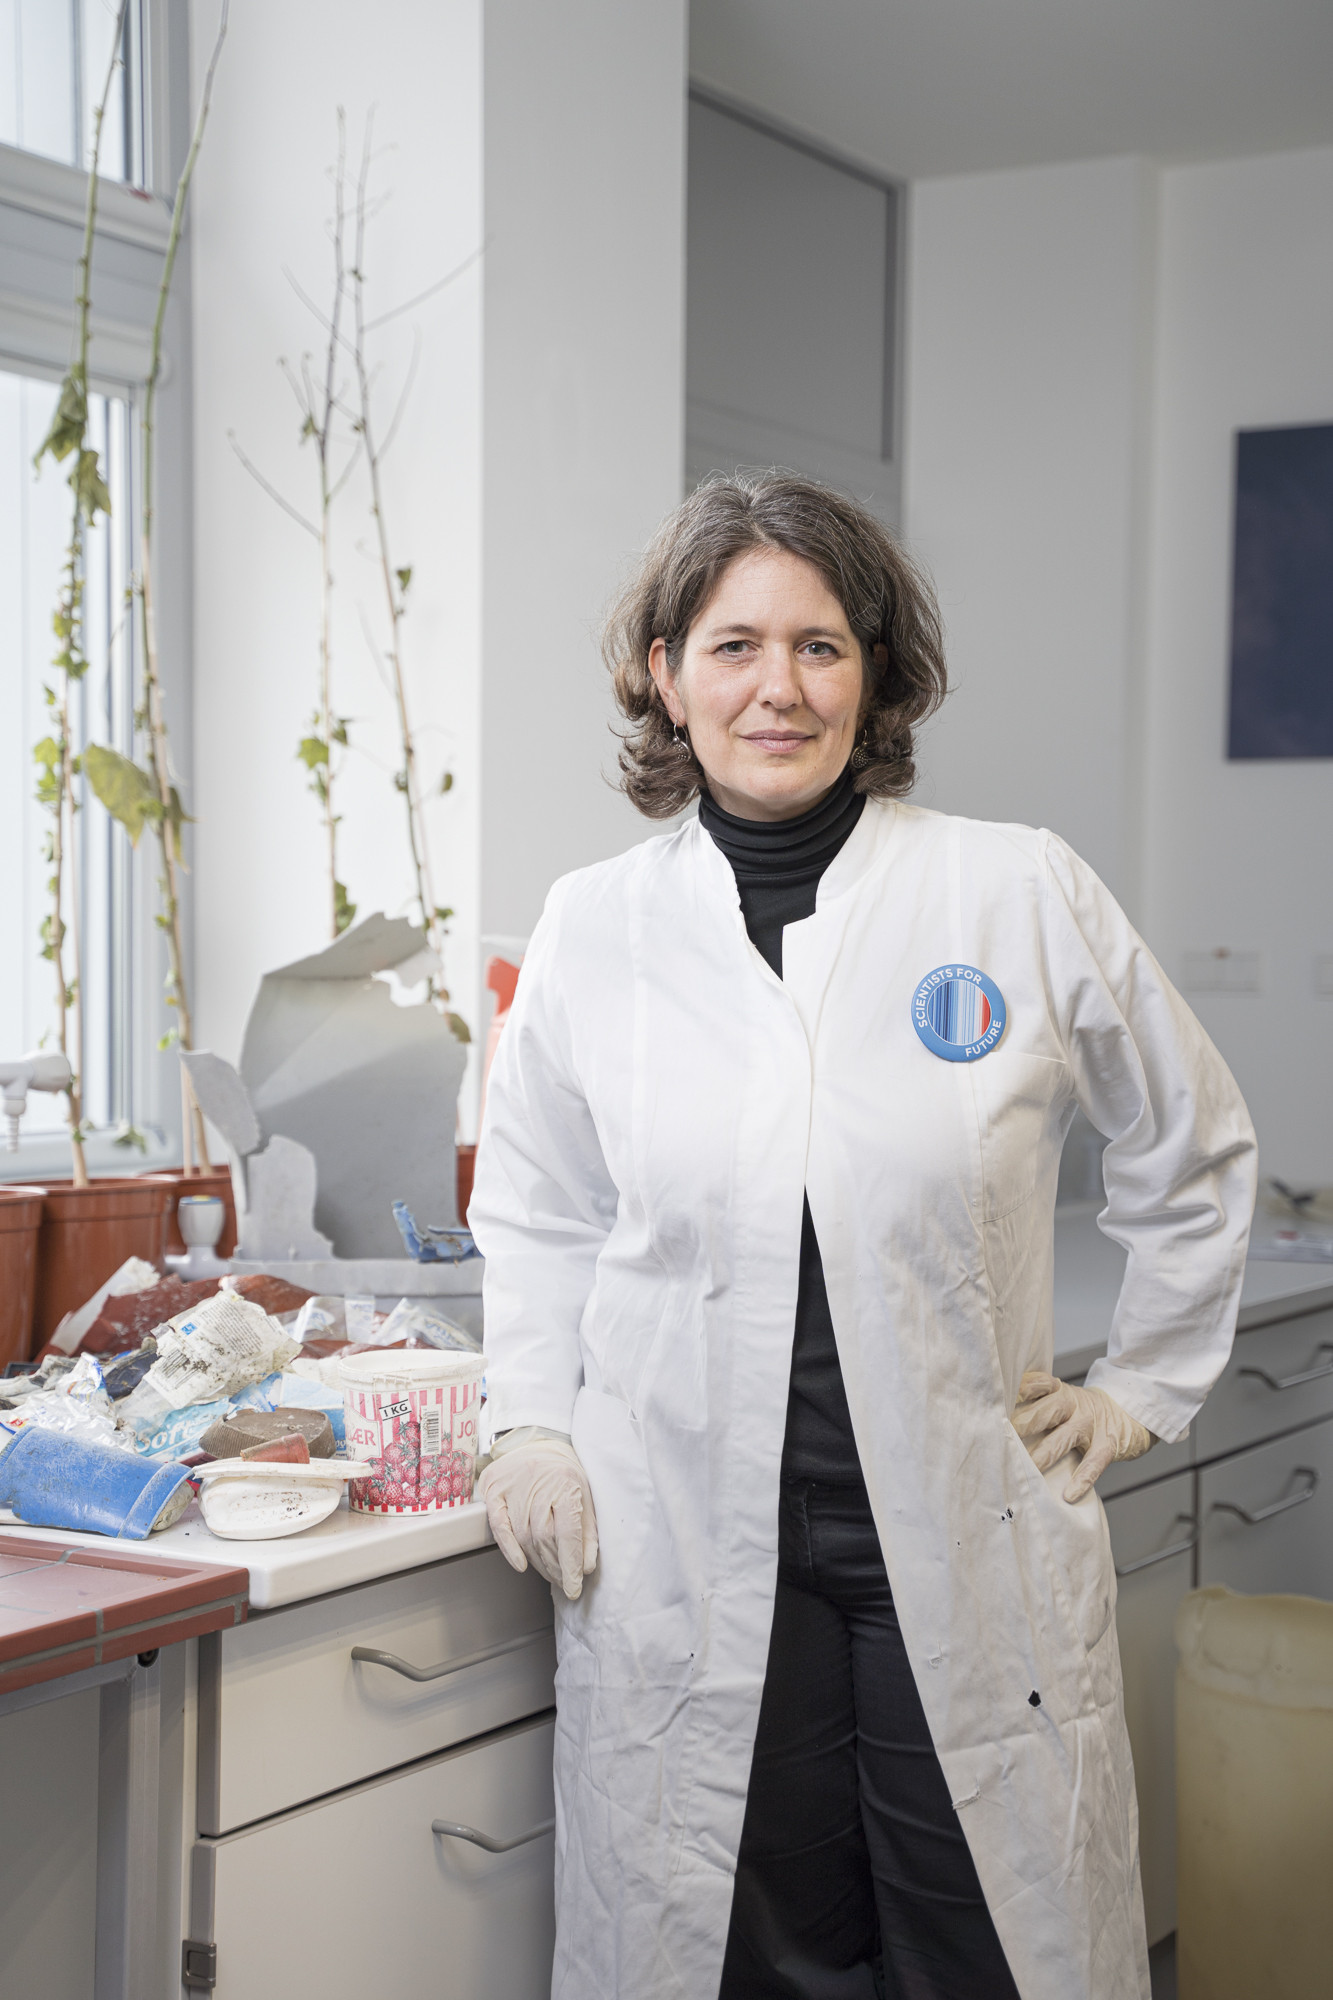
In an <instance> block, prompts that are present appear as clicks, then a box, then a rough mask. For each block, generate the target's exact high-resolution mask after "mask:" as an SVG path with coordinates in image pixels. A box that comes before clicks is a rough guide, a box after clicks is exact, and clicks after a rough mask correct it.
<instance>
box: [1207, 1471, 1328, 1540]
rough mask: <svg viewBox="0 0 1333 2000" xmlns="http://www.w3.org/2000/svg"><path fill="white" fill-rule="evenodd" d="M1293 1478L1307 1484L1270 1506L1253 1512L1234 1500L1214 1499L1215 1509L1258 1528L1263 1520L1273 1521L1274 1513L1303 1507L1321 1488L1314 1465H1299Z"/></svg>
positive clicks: (1282, 1512)
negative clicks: (1297, 1491)
mask: <svg viewBox="0 0 1333 2000" xmlns="http://www.w3.org/2000/svg"><path fill="white" fill-rule="evenodd" d="M1292 1478H1293V1479H1303V1480H1304V1481H1305V1485H1304V1486H1303V1487H1302V1488H1301V1490H1300V1492H1299V1493H1289V1494H1288V1495H1287V1497H1286V1499H1285V1500H1274V1501H1273V1503H1272V1505H1271V1506H1269V1507H1256V1508H1255V1510H1254V1512H1253V1513H1252V1514H1251V1513H1250V1512H1249V1510H1248V1508H1245V1507H1238V1506H1237V1505H1236V1503H1235V1502H1234V1500H1214V1502H1213V1511H1214V1513H1218V1514H1234V1515H1235V1516H1236V1518H1237V1520H1240V1521H1243V1522H1244V1523H1245V1525H1246V1527H1247V1528H1257V1527H1258V1525H1259V1523H1260V1522H1261V1521H1271V1520H1272V1518H1273V1516H1274V1514H1286V1513H1288V1512H1289V1511H1290V1509H1291V1508H1293V1507H1303V1506H1304V1505H1305V1503H1306V1501H1307V1500H1313V1499H1314V1496H1315V1494H1316V1493H1317V1492H1318V1490H1319V1474H1318V1473H1317V1472H1316V1471H1315V1469H1314V1467H1313V1466H1312V1465H1298V1466H1297V1467H1296V1469H1295V1471H1294V1472H1293V1474H1292Z"/></svg>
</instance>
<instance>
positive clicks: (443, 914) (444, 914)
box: [435, 903, 453, 924]
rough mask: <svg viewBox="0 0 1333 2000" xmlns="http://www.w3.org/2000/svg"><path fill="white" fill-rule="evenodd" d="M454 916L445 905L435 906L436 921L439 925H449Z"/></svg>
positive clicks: (438, 904)
mask: <svg viewBox="0 0 1333 2000" xmlns="http://www.w3.org/2000/svg"><path fill="white" fill-rule="evenodd" d="M452 915H453V911H452V910H451V909H449V908H448V907H447V906H446V905H445V904H443V903H437V904H436V905H435V920H436V922H437V923H441V924H447V923H448V921H449V919H450V917H451V916H452Z"/></svg>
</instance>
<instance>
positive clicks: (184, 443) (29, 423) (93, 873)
mask: <svg viewBox="0 0 1333 2000" xmlns="http://www.w3.org/2000/svg"><path fill="white" fill-rule="evenodd" d="M186 13H187V10H186V9H184V8H178V7H177V6H175V5H173V4H171V0H130V6H129V8H128V10H127V14H126V23H127V44H126V61H125V65H124V68H123V70H122V71H121V72H120V73H119V75H118V78H117V81H116V84H115V86H114V87H113V92H112V100H111V109H110V110H109V112H108V121H107V124H106V127H105V128H104V138H103V150H102V160H101V167H102V174H101V179H102V186H101V190H100V197H99V209H98V218H97V237H96V243H95V248H94V253H93V285H92V296H93V312H92V318H93V336H94V337H93V342H92V347H91V356H90V368H91V370H92V383H91V386H92V390H93V394H92V397H91V404H90V429H91V433H92V438H91V441H92V442H93V443H94V444H95V445H96V447H97V449H98V452H99V454H100V456H101V461H102V469H103V473H104V476H105V478H106V480H107V484H108V487H109V490H110V494H111V504H112V511H111V515H110V518H109V519H103V518H100V517H99V519H98V521H97V523H96V524H95V526H94V527H93V529H92V530H91V531H90V532H89V534H88V537H87V542H86V560H85V578H84V617H85V633H84V647H85V653H86V655H87V657H88V660H89V662H90V666H89V671H88V673H87V675H86V676H85V678H84V680H83V682H82V683H81V684H80V686H79V688H78V690H77V695H76V704H75V709H74V713H73V716H72V725H73V735H74V739H75V741H76V744H83V743H87V742H97V743H103V744H107V745H109V746H111V747H113V748H115V749H119V750H123V751H129V750H131V749H132V748H133V715H134V705H135V701H136V699H137V696H138V689H139V679H140V671H141V667H140V660H139V655H138V642H137V634H136V632H135V631H134V629H133V620H132V619H131V618H130V617H129V615H128V612H127V607H126V589H127V586H128V584H129V581H130V570H131V565H132V562H133V551H134V546H135V534H134V529H135V523H136V506H137V491H138V415H139V410H138V396H139V388H140V385H141V383H142V382H143V380H144V377H145V375H146V372H147V367H148V361H149V340H150V330H151V326H152V321H153V314H154V310H155V307H156V300H157V286H158V282H159V277H160V273H161V266H162V253H163V250H164V248H165V245H166V239H167V230H168V221H169V217H168V211H167V207H166V203H165V202H164V201H163V200H162V199H161V197H160V195H158V196H152V197H151V198H145V196H144V195H143V194H142V193H139V192H135V191H134V187H135V184H142V183H144V182H146V181H147V182H150V183H151V179H152V177H153V167H154V154H155V152H156V155H157V158H158V159H159V161H160V160H162V159H163V158H164V157H165V156H167V155H168V153H169V152H171V153H172V154H175V153H179V151H180V138H181V134H182V133H183V132H184V131H185V130H186V128H187V124H188V101H187V87H186V75H187V64H186V59H185V58H186V49H185V44H184V41H183V39H182V37H183V34H184V30H185V18H186ZM115 16H116V9H115V7H114V6H112V5H110V4H108V0H0V267H2V268H3V270H4V282H3V285H0V853H2V854H3V855H4V860H5V867H4V875H3V885H4V886H3V894H0V1055H3V1056H6V1057H10V1056H17V1055H21V1054H23V1053H24V1052H25V1051H26V1050H28V1049H31V1048H34V1047H37V1046H38V1045H39V1044H40V1043H41V1042H42V1040H43V1038H44V1036H46V1035H48V1034H49V1032H50V1031H51V1029H52V1028H53V1027H54V1025H55V1003H54V974H53V971H52V967H51V965H50V963H49V962H48V961H46V960H44V959H43V958H42V956H41V943H40V939H39V935H38V932H39V927H40V924H41V922H42V919H43V917H44V916H45V915H46V912H47V909H48V907H49V904H48V897H47V892H46V887H45V884H46V878H47V875H48V872H49V871H48V868H47V866H46V864H45V861H44V856H43V843H44V839H45V836H46V833H47V830H48V823H49V822H48V816H47V814H46V813H45V812H44V811H43V809H42V808H41V807H40V806H39V805H38V804H37V802H36V798H35V790H36V781H37V770H36V765H35V763H34V761H33V754H32V752H33V745H34V744H35V743H36V742H37V741H38V740H39V739H40V738H41V737H42V736H44V735H46V734H47V733H49V721H48V715H47V709H46V705H45V702H44V700H43V693H42V690H43V685H44V683H45V682H46V681H48V680H49V679H50V678H51V664H50V663H51V657H52V654H53V653H54V651H55V649H56V648H55V640H54V637H53V634H52V629H51V614H52V611H53V609H54V608H55V604H56V597H57V589H58V584H59V577H60V570H61V566H62V563H63V561H64V551H65V546H66V542H67V539H68V533H69V506H70V494H69V488H68V486H67V485H66V483H65V471H66V468H65V467H64V466H55V465H52V464H51V463H50V462H49V461H47V462H46V463H45V464H44V465H43V467H42V470H41V473H40V476H39V475H37V474H36V473H35V472H34V469H33V463H32V460H33V454H34V452H35V451H36V449H37V447H38V445H39V444H40V443H41V440H42V438H43V437H44V435H45V433H46V428H47V424H48V421H49V418H50V414H51V410H52V408H53V406H54V401H55V397H56V394H57V392H58V387H59V382H60V379H61V376H62V375H63V373H64V370H65V367H66V365H67V363H68V359H69V354H70V350H71V340H72V337H73V331H74V308H73V294H74V276H75V268H76V263H77V259H78V255H79V248H80V244H81V240H82V233H83V215H84V206H85V202H86V197H87V185H88V183H87V174H86V171H85V170H84V166H83V164H82V162H83V159H84V158H86V144H87V139H88V135H89V131H90V126H91V117H92V107H93V105H94V104H95V103H96V100H97V98H98V96H99V95H100V91H101V88H102V83H103V80H104V79H105V75H106V64H107V61H108V58H109V54H110V43H111V36H112V33H113V30H114V25H115ZM150 85H151V86H152V87H151V88H149V86H150ZM148 106H152V107H155V109H154V112H153V116H152V117H151V118H150V117H149V116H148V112H147V110H146V108H145V107H148ZM160 178H162V179H165V178H166V175H165V173H164V174H162V175H161V176H160ZM117 181H123V182H125V183H127V185H124V186H118V185H116V184H115V183H116V182H117ZM187 259H188V247H186V248H185V249H184V250H183V251H182V256H181V258H180V259H179V260H178V263H177V270H176V280H175V290H174V294H173V304H172V308H171V312H170V314H169V315H168V335H167V340H168V370H167V377H166V380H165V382H164V386H163V388H162V390H161V392H160V394H159V399H158V478H159V490H160V491H161V492H162V493H163V495H164V496H165V495H175V496H185V495H187V494H188V478H187V473H188V426H189V409H188V404H187V401H186V388H185V384H186V383H187V382H188V378H189V370H188V368H184V367H179V366H177V367H172V366H171V365H170V362H171V352H172V347H173V343H175V344H177V345H178V346H183V344H184V343H185V341H186V340H187V339H188V334H189V269H188V261H187ZM163 513H164V515H165V516H166V518H164V519H163V520H162V521H161V526H160V533H159V566H160V569H161V572H162V578H161V589H160V592H159V605H160V611H159V630H160V631H161V632H162V634H163V638H164V663H167V662H169V672H168V674H167V675H166V676H164V678H165V679H166V682H167V686H166V692H167V698H168V703H169V712H170V713H172V714H174V715H175V716H176V717H177V718H180V719H181V720H180V721H179V725H178V729H177V735H176V739H175V741H174V743H173V755H174V758H175V761H176V763H177V765H178V767H179V768H180V776H181V778H182V779H183V780H184V781H185V784H186V786H187V788H188V778H189V770H188V760H189V742H188V735H187V724H188V702H187V697H188V681H187V680H186V679H185V675H186V671H187V663H188V655H187V645H186V641H187V635H188V626H189V606H188V602H187V600H186V597H185V594H184V585H183V579H184V578H185V577H186V576H187V575H188V546H189V535H190V531H191V528H190V520H189V508H188V504H185V501H184V499H182V500H181V502H180V504H177V505H173V506H169V507H164V509H163ZM75 849H76V851H75V856H74V867H75V877H76V882H77V890H78V896H79V909H80V915H81V918H82V942H83V965H82V981H83V995H84V1001H85V1005H84V1009H83V1032H84V1046H83V1069H82V1074H83V1080H84V1093H85V1108H86V1119H87V1121H88V1122H90V1123H91V1126H92V1128H93V1133H92V1137H91V1140H90V1143H89V1148H88V1157H89V1164H90V1165H91V1166H92V1167H93V1168H94V1169H95V1170H98V1171H108V1170H114V1171H120V1172H125V1171H129V1170H132V1169H133V1168H134V1167H136V1166H138V1165H142V1164H160V1163H163V1162H165V1161H166V1160H168V1159H170V1158H171V1157H173V1155H174V1156H175V1157H179V1152H178V1146H179V1138H178V1134H179V1109H178V1107H179V1085H178V1080H177V1074H176V1071H177V1065H176V1062H175V1058H174V1056H166V1055H162V1054H159V1053H158V1051H157V1041H158V1038H159V1037H160V1035H161V1034H162V1032H163V1031H164V1029H165V1028H166V1027H167V1026H168V1025H169V1024H170V1015H169V1014H168V1013H167V1011H166V1010H165V1008H164V1006H163V1004H162V992H163V973H164V961H163V955H162V950H161V944H160V940H159V938H158V934H157V932H156V930H155V928H154V926H153V922H152V918H153V912H154V908H155V893H154V877H155V852H154V843H153V841H152V839H151V836H149V837H148V838H146V839H144V840H143V841H141V842H140V846H139V850H138V851H137V852H132V851H131V849H130V848H129V846H128V843H127V842H126V840H125V837H124V834H123V832H122V830H121V829H120V828H119V827H118V826H116V825H114V824H113V823H112V822H111V820H110V819H109V818H108V816H107V814H106V813H105V812H104V811H103V809H102V807H101V806H100V805H99V804H97V802H96V800H95V799H93V798H91V796H88V797H86V798H85V801H84V804H83V807H82V810H81V811H80V813H79V815H78V827H77V835H76V840H75ZM63 1114H64V1101H63V1099H59V1098H52V1097H48V1096H43V1095H40V1094H34V1095H33V1096H31V1097H30V1098H29V1100H28V1111H27V1114H26V1116H25V1118H24V1120H23V1125H22V1128H21V1140H20V1151H19V1153H18V1154H17V1155H15V1154H6V1153H0V1176H3V1177H9V1178H13V1177H16V1176H17V1177H26V1178H31V1177H33V1176H35V1175H41V1174H51V1173H62V1172H68V1146H67V1143H66V1142H65V1139H64V1136H63V1135H64V1116H63ZM130 1125H132V1126H134V1127H135V1128H137V1129H138V1130H140V1131H142V1132H144V1133H145V1134H146V1136H147V1138H148V1141H149V1151H148V1155H147V1159H146V1160H144V1159H143V1158H141V1156H140V1155H139V1154H138V1153H137V1152H135V1153H129V1154H126V1153H125V1152H123V1151H120V1150H117V1149H116V1146H115V1141H116V1138H117V1135H118V1134H119V1133H121V1132H123V1130H124V1128H125V1127H126V1126H130Z"/></svg>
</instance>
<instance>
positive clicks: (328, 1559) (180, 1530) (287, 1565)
mask: <svg viewBox="0 0 1333 2000" xmlns="http://www.w3.org/2000/svg"><path fill="white" fill-rule="evenodd" d="M0 1522H2V1523H3V1525H4V1527H5V1530H6V1532H9V1531H10V1529H11V1527H12V1528H13V1529H14V1530H15V1531H16V1532H18V1533H21V1534H30V1535H32V1536H33V1538H34V1539H35V1540H41V1541H45V1542H59V1543H60V1544H61V1545H62V1546H68V1547H70V1548H84V1549H95V1548H100V1549H105V1548H106V1547H107V1544H108V1537H107V1536H106V1535H86V1534H76V1533H74V1532H72V1531H71V1530H68V1529H65V1528H24V1526H23V1524H22V1523H21V1522H16V1521H14V1520H13V1517H12V1516H11V1515H9V1514H8V1512H7V1510H4V1509H0ZM490 1539H491V1531H490V1529H489V1528H488V1527H487V1525H486V1509H485V1507H484V1506H483V1504H482V1502H481V1501H480V1500H472V1501H469V1503H468V1504H467V1506H465V1507H450V1508H447V1509H441V1511H440V1512H439V1513H438V1514H419V1515H415V1516H404V1517H403V1518H402V1519H398V1518H395V1517H391V1516H388V1515H384V1514H353V1513H352V1512H351V1511H350V1510H349V1508H348V1505H347V1501H346V1498H345V1497H344V1498H343V1499H342V1500H340V1501H339V1503H338V1511H337V1513H336V1514H330V1516H329V1518H328V1520H327V1521H321V1522H320V1523H319V1525H318V1527H314V1528H305V1529H303V1530H302V1532H301V1533H300V1534H298V1535H283V1536H281V1537H280V1538H279V1539H278V1540H276V1541H272V1542H230V1541H223V1540H222V1539H221V1537H220V1536H218V1535H214V1534H212V1533H211V1532H210V1531H209V1529H207V1528H206V1527H205V1526H204V1522H203V1516H202V1515H201V1514H200V1512H199V1503H198V1501H197V1500H196V1501H195V1502H194V1504H193V1505H192V1506H191V1507H189V1508H188V1509H187V1510H186V1512H185V1513H184V1514H183V1515H182V1516H181V1518H180V1520H179V1521H177V1523H176V1525H175V1526H174V1527H173V1528H167V1529H165V1530H164V1531H163V1532H162V1533H161V1534H160V1535H151V1536H150V1537H149V1539H148V1540H147V1541H146V1542H128V1543H126V1544H125V1545H124V1546H125V1547H126V1548H133V1549H135V1550H138V1551H143V1552H146V1553H151V1554H152V1555H154V1556H178V1557H180V1558H182V1559H183V1560H188V1561H190V1562H195V1563H201V1562H202V1563H209V1562H211V1563H220V1564H232V1565H235V1564H241V1563H243V1564H244V1565H245V1567H246V1568H247V1569H248V1570H249V1572H250V1605H251V1609H252V1610H255V1611H275V1610H277V1609H278V1607H279V1606H280V1605H283V1604H296V1603H299V1602H300V1600H301V1599H302V1598H305V1597H323V1596H324V1595H325V1594H326V1593H327V1592H328V1591H331V1590H346V1589H347V1587H348V1586H349V1585H350V1584H353V1583H369V1582H370V1581H371V1580H372V1579H373V1578H375V1577H378V1576H392V1575H394V1574H395V1573H396V1572H397V1571H399V1570H405V1569H419V1568H420V1567H421V1565H422V1564H423V1563H433V1562H440V1561H442V1560H443V1558H444V1557H445V1556H457V1555H462V1554H464V1553H465V1551H467V1550H469V1549H480V1548H485V1547H486V1546H487V1544H488V1543H489V1542H490Z"/></svg>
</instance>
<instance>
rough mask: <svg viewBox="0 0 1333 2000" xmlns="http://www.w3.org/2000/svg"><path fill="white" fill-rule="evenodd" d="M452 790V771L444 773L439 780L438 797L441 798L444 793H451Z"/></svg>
mask: <svg viewBox="0 0 1333 2000" xmlns="http://www.w3.org/2000/svg"><path fill="white" fill-rule="evenodd" d="M453 788H454V774H453V772H452V771H446V772H445V773H444V776H443V777H442V778H441V779H440V797H441V798H443V797H444V794H445V793H446V792H451V791H452V790H453Z"/></svg>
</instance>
